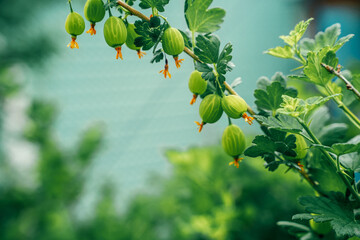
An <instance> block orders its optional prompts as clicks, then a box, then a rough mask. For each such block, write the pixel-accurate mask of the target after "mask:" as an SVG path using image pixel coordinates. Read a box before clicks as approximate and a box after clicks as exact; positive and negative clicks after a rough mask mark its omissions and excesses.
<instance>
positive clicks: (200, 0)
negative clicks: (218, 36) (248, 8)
mask: <svg viewBox="0 0 360 240" xmlns="http://www.w3.org/2000/svg"><path fill="white" fill-rule="evenodd" d="M211 3H212V0H186V1H185V19H186V23H187V25H188V28H189V29H190V31H192V32H198V33H212V32H215V31H216V30H218V29H219V28H220V26H219V25H220V24H221V23H222V22H223V21H224V20H223V18H224V17H225V10H224V9H221V8H212V9H208V8H209V6H210V5H211Z"/></svg>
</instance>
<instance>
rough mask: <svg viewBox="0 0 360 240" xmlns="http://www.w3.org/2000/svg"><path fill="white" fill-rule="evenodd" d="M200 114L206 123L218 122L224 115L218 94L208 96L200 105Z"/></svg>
mask: <svg viewBox="0 0 360 240" xmlns="http://www.w3.org/2000/svg"><path fill="white" fill-rule="evenodd" d="M199 114H200V117H201V119H202V120H203V122H204V123H214V122H217V121H218V120H219V119H220V118H221V115H222V114H223V109H222V107H221V97H220V96H218V95H216V94H209V95H207V96H206V97H205V98H204V99H203V100H202V101H201V103H200V107H199Z"/></svg>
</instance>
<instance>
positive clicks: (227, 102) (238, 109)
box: [221, 95, 247, 119]
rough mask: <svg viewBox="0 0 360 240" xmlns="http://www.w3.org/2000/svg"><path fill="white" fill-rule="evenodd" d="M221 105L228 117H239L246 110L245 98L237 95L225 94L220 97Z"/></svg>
mask: <svg viewBox="0 0 360 240" xmlns="http://www.w3.org/2000/svg"><path fill="white" fill-rule="evenodd" d="M221 106H222V108H223V109H224V112H225V113H226V114H227V115H228V116H229V117H230V118H235V119H237V118H241V117H242V115H243V114H244V113H245V112H246V111H247V104H246V102H245V100H244V99H243V98H242V97H240V96H237V95H229V96H225V97H223V99H222V102H221Z"/></svg>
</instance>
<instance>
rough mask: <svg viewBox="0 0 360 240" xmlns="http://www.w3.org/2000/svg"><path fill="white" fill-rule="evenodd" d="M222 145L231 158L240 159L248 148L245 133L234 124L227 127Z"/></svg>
mask: <svg viewBox="0 0 360 240" xmlns="http://www.w3.org/2000/svg"><path fill="white" fill-rule="evenodd" d="M221 145H222V147H223V148H224V150H225V152H226V153H227V154H229V155H230V156H231V157H238V156H239V155H241V154H242V153H243V152H244V150H245V147H246V139H245V135H244V133H243V131H242V130H241V129H240V128H239V127H238V126H237V125H234V124H231V125H229V126H227V127H226V128H225V130H224V133H223V136H222V139H221Z"/></svg>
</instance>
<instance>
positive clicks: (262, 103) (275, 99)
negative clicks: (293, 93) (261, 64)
mask: <svg viewBox="0 0 360 240" xmlns="http://www.w3.org/2000/svg"><path fill="white" fill-rule="evenodd" d="M284 92H285V88H283V87H282V86H281V84H280V83H279V82H273V83H271V84H270V85H269V86H267V87H266V91H265V90H262V89H256V90H255V92H254V97H255V98H256V100H255V104H256V106H257V107H258V109H264V110H270V111H276V110H277V109H278V108H279V106H280V104H281V103H282V101H283V100H282V97H281V96H282V95H283V93H284Z"/></svg>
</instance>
